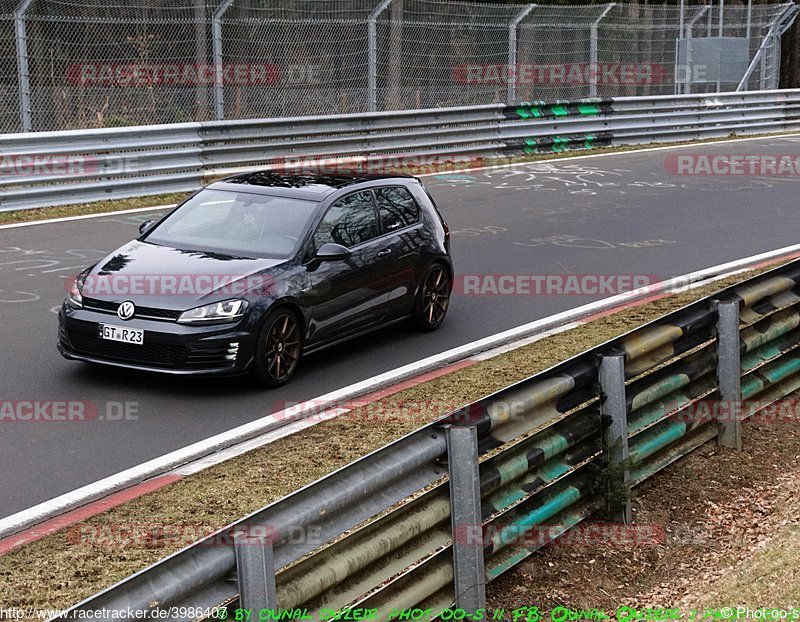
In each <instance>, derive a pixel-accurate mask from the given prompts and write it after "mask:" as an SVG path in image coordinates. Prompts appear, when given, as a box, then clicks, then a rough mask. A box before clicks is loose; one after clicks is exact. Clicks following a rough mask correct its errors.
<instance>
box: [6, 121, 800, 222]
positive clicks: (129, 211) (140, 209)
mask: <svg viewBox="0 0 800 622" xmlns="http://www.w3.org/2000/svg"><path fill="white" fill-rule="evenodd" d="M794 136H800V134H797V133H792V134H771V135H768V136H753V137H749V138H748V137H742V138H726V139H723V140H711V141H707V142H698V143H693V144H686V143H682V144H680V145H664V146H661V147H643V148H641V149H626V150H624V151H612V152H609V153H584V154H581V155H573V156H566V157H563V158H549V159H547V160H535V161H532V162H513V163H509V164H494V165H489V166H478V167H475V168H462V169H458V170H453V171H441V172H438V173H422V174H420V175H417V177H436V176H441V175H456V174H458V173H470V172H473V171H489V170H494V169H499V168H509V167H512V166H530V165H534V164H548V163H551V162H565V161H569V160H583V159H585V158H603V157H606V156H622V155H627V154H630V153H643V152H646V151H663V150H665V149H681V148H684V149H690V148H692V147H702V146H705V145H720V144H725V143H738V142H743V141H750V140H770V139H781V138H790V137H794ZM252 170H258V167H253V169H252ZM175 205H176V204H175V203H172V204H170V205H155V206H153V207H136V208H133V209H127V210H120V211H116V212H102V213H100V214H84V215H82V216H64V217H61V218H48V219H46V220H32V221H28V222H18V223H14V224H10V225H0V229H12V228H15V227H31V226H33V225H49V224H54V223H59V222H69V221H72V220H83V219H85V218H100V217H101V216H114V215H115V214H135V213H137V212H147V211H151V210H157V209H167V208H172V207H175ZM20 211H22V210H20Z"/></svg>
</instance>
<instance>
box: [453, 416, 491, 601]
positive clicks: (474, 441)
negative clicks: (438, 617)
mask: <svg viewBox="0 0 800 622" xmlns="http://www.w3.org/2000/svg"><path fill="white" fill-rule="evenodd" d="M445 434H446V439H447V467H448V470H449V475H450V522H451V526H452V533H453V574H454V576H455V594H456V607H458V608H459V609H463V610H464V611H467V612H475V611H477V610H478V609H483V608H484V607H486V574H485V570H484V559H483V542H482V541H480V542H475V541H472V540H473V539H471V538H464V537H462V536H463V535H464V534H467V533H473V532H474V531H475V530H476V529H480V527H481V522H482V521H481V490H480V472H479V468H478V432H477V429H476V428H475V427H474V426H458V425H448V426H446V427H445Z"/></svg>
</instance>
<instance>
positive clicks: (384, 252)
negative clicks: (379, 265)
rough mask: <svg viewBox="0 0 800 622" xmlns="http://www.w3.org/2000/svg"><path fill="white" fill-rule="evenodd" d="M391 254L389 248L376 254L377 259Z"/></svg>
mask: <svg viewBox="0 0 800 622" xmlns="http://www.w3.org/2000/svg"><path fill="white" fill-rule="evenodd" d="M391 252H392V249H391V248H384V249H383V250H382V251H380V252H378V257H386V256H387V255H389V254H390V253H391Z"/></svg>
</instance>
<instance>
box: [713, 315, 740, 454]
mask: <svg viewBox="0 0 800 622" xmlns="http://www.w3.org/2000/svg"><path fill="white" fill-rule="evenodd" d="M714 307H715V308H716V310H717V380H718V382H719V404H718V408H717V409H716V419H717V426H718V428H719V435H718V436H717V442H718V443H719V444H720V445H722V446H723V447H732V448H734V449H738V450H741V449H742V420H741V410H742V409H741V401H742V376H741V374H742V368H741V363H740V357H741V347H740V343H739V303H738V302H736V301H730V302H720V301H718V300H715V301H714Z"/></svg>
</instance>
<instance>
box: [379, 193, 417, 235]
mask: <svg viewBox="0 0 800 622" xmlns="http://www.w3.org/2000/svg"><path fill="white" fill-rule="evenodd" d="M375 201H376V203H377V205H378V215H379V217H380V219H381V224H382V225H383V230H384V231H396V230H397V229H402V228H403V227H408V226H409V225H413V224H415V223H416V222H417V221H419V206H418V205H417V202H416V201H415V200H414V197H412V196H411V193H410V192H409V191H408V190H406V189H405V188H402V187H396V188H377V189H376V190H375Z"/></svg>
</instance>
